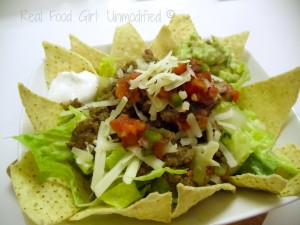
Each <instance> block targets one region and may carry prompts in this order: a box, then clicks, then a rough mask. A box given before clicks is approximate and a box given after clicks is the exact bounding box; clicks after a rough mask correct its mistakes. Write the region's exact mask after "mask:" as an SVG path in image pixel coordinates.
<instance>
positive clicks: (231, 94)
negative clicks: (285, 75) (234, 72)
mask: <svg viewBox="0 0 300 225" xmlns="http://www.w3.org/2000/svg"><path fill="white" fill-rule="evenodd" d="M223 97H224V98H225V100H228V101H234V102H237V101H238V100H239V97H240V92H239V91H237V90H234V89H233V87H232V86H231V85H230V84H227V85H226V92H225V94H224V95H223Z"/></svg>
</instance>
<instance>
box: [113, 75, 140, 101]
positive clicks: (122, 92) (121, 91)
mask: <svg viewBox="0 0 300 225" xmlns="http://www.w3.org/2000/svg"><path fill="white" fill-rule="evenodd" d="M139 75H140V73H131V74H127V75H125V76H124V77H122V78H119V79H118V81H117V88H116V92H115V94H116V97H117V98H118V99H119V100H121V99H122V98H123V96H126V97H127V98H128V101H129V102H131V103H134V102H137V101H138V100H139V99H140V97H141V96H140V90H139V89H138V88H136V89H130V88H129V87H130V85H129V81H130V80H133V79H135V78H137V77H138V76H139Z"/></svg>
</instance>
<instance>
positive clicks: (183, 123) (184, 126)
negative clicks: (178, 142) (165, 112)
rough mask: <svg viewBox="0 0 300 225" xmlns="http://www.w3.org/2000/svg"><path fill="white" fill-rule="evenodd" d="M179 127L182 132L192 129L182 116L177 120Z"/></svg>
mask: <svg viewBox="0 0 300 225" xmlns="http://www.w3.org/2000/svg"><path fill="white" fill-rule="evenodd" d="M177 126H178V127H179V130H182V131H187V130H188V129H190V125H189V124H188V122H187V121H186V119H184V118H182V117H180V116H179V118H178V119H177Z"/></svg>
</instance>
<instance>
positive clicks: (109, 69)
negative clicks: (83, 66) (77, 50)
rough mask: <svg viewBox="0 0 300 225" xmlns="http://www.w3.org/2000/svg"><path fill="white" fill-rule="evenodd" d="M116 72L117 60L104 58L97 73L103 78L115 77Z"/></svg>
mask: <svg viewBox="0 0 300 225" xmlns="http://www.w3.org/2000/svg"><path fill="white" fill-rule="evenodd" d="M116 70H117V68H116V63H115V60H114V59H113V58H112V57H104V58H103V59H102V60H101V63H100V65H99V67H98V68H97V73H98V74H99V75H100V76H103V77H115V75H116Z"/></svg>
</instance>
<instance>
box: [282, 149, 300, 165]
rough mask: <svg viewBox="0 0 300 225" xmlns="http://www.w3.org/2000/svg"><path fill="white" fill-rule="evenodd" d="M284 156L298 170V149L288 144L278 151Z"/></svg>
mask: <svg viewBox="0 0 300 225" xmlns="http://www.w3.org/2000/svg"><path fill="white" fill-rule="evenodd" d="M278 151H279V152H280V153H281V154H283V155H285V156H286V157H287V158H288V159H289V160H290V161H291V162H292V163H293V164H294V165H295V166H296V167H297V168H298V169H299V170H300V149H297V147H296V146H295V145H294V144H288V145H285V146H283V147H282V148H280V149H279V150H278Z"/></svg>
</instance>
